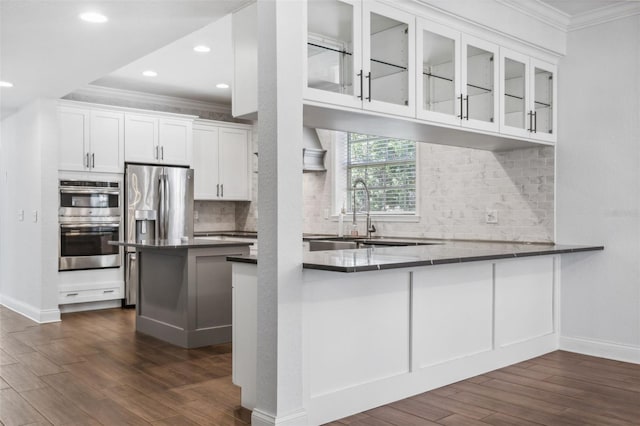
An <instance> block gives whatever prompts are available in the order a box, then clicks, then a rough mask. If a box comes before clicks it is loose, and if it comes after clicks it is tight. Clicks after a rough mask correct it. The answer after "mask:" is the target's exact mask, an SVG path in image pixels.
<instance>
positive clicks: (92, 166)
mask: <svg viewBox="0 0 640 426" xmlns="http://www.w3.org/2000/svg"><path fill="white" fill-rule="evenodd" d="M91 168H92V169H95V168H96V154H95V152H94V153H92V154H91Z"/></svg>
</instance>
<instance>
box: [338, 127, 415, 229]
mask: <svg viewBox="0 0 640 426" xmlns="http://www.w3.org/2000/svg"><path fill="white" fill-rule="evenodd" d="M348 133H349V132H338V131H333V132H331V135H332V136H331V152H332V156H331V159H330V161H331V164H330V167H331V172H332V177H331V188H332V191H331V193H332V194H331V198H332V204H333V205H332V209H331V211H332V214H331V219H332V220H334V221H337V220H338V217H339V215H340V210H341V209H342V203H343V201H344V202H345V203H346V198H347V197H346V191H345V189H346V187H347V167H346V164H345V163H344V161H343V159H344V155H343V149H344V147H345V146H346V144H347V137H348V135H347V134H348ZM351 133H355V132H351ZM421 198H422V193H421V192H420V142H416V209H415V212H413V213H402V214H398V213H393V212H371V217H372V218H373V219H374V220H376V221H380V222H420V214H419V212H420V200H421ZM345 207H346V210H347V211H348V210H349V206H345ZM346 216H347V217H349V218H350V217H351V214H347V215H346ZM356 218H357V220H358V221H364V220H365V215H364V214H362V213H358V214H357V215H356Z"/></svg>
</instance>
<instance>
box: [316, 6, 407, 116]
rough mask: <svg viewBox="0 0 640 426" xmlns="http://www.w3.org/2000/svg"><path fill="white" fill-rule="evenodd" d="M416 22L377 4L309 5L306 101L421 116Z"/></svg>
mask: <svg viewBox="0 0 640 426" xmlns="http://www.w3.org/2000/svg"><path fill="white" fill-rule="evenodd" d="M414 49H415V18H414V17H413V15H411V14H409V13H405V12H402V11H400V10H398V9H395V8H393V7H389V6H387V5H384V4H381V3H378V2H375V1H366V2H361V1H353V0H328V1H327V0H309V1H308V2H307V60H306V64H305V71H306V72H305V74H306V77H305V78H306V83H305V94H304V96H305V98H306V99H308V100H312V101H317V102H323V103H330V104H337V105H341V106H346V107H352V108H362V109H366V110H370V111H377V112H382V113H388V114H393V115H402V116H408V117H413V116H414V115H415V100H414V96H415V79H414V78H413V75H414V70H415V55H414V53H413V52H414Z"/></svg>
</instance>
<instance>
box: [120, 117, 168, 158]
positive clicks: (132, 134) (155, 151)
mask: <svg viewBox="0 0 640 426" xmlns="http://www.w3.org/2000/svg"><path fill="white" fill-rule="evenodd" d="M124 138H125V141H126V142H125V151H124V159H125V161H127V162H138V163H157V162H159V158H160V156H159V146H158V118H156V117H151V116H148V115H136V114H125V121H124Z"/></svg>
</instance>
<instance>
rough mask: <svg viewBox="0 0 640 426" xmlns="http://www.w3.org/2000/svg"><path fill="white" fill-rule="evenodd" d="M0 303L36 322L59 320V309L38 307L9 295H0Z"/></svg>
mask: <svg viewBox="0 0 640 426" xmlns="http://www.w3.org/2000/svg"><path fill="white" fill-rule="evenodd" d="M0 305H2V306H4V307H6V308H8V309H11V310H12V311H14V312H16V313H18V314H20V315H22V316H24V317H27V318H29V319H30V320H33V321H35V322H37V323H38V324H44V323H47V322H58V321H60V309H44V310H43V309H38V308H36V307H35V306H33V305H30V304H28V303H24V302H22V301H21V300H17V299H14V298H13V297H9V296H0Z"/></svg>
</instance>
